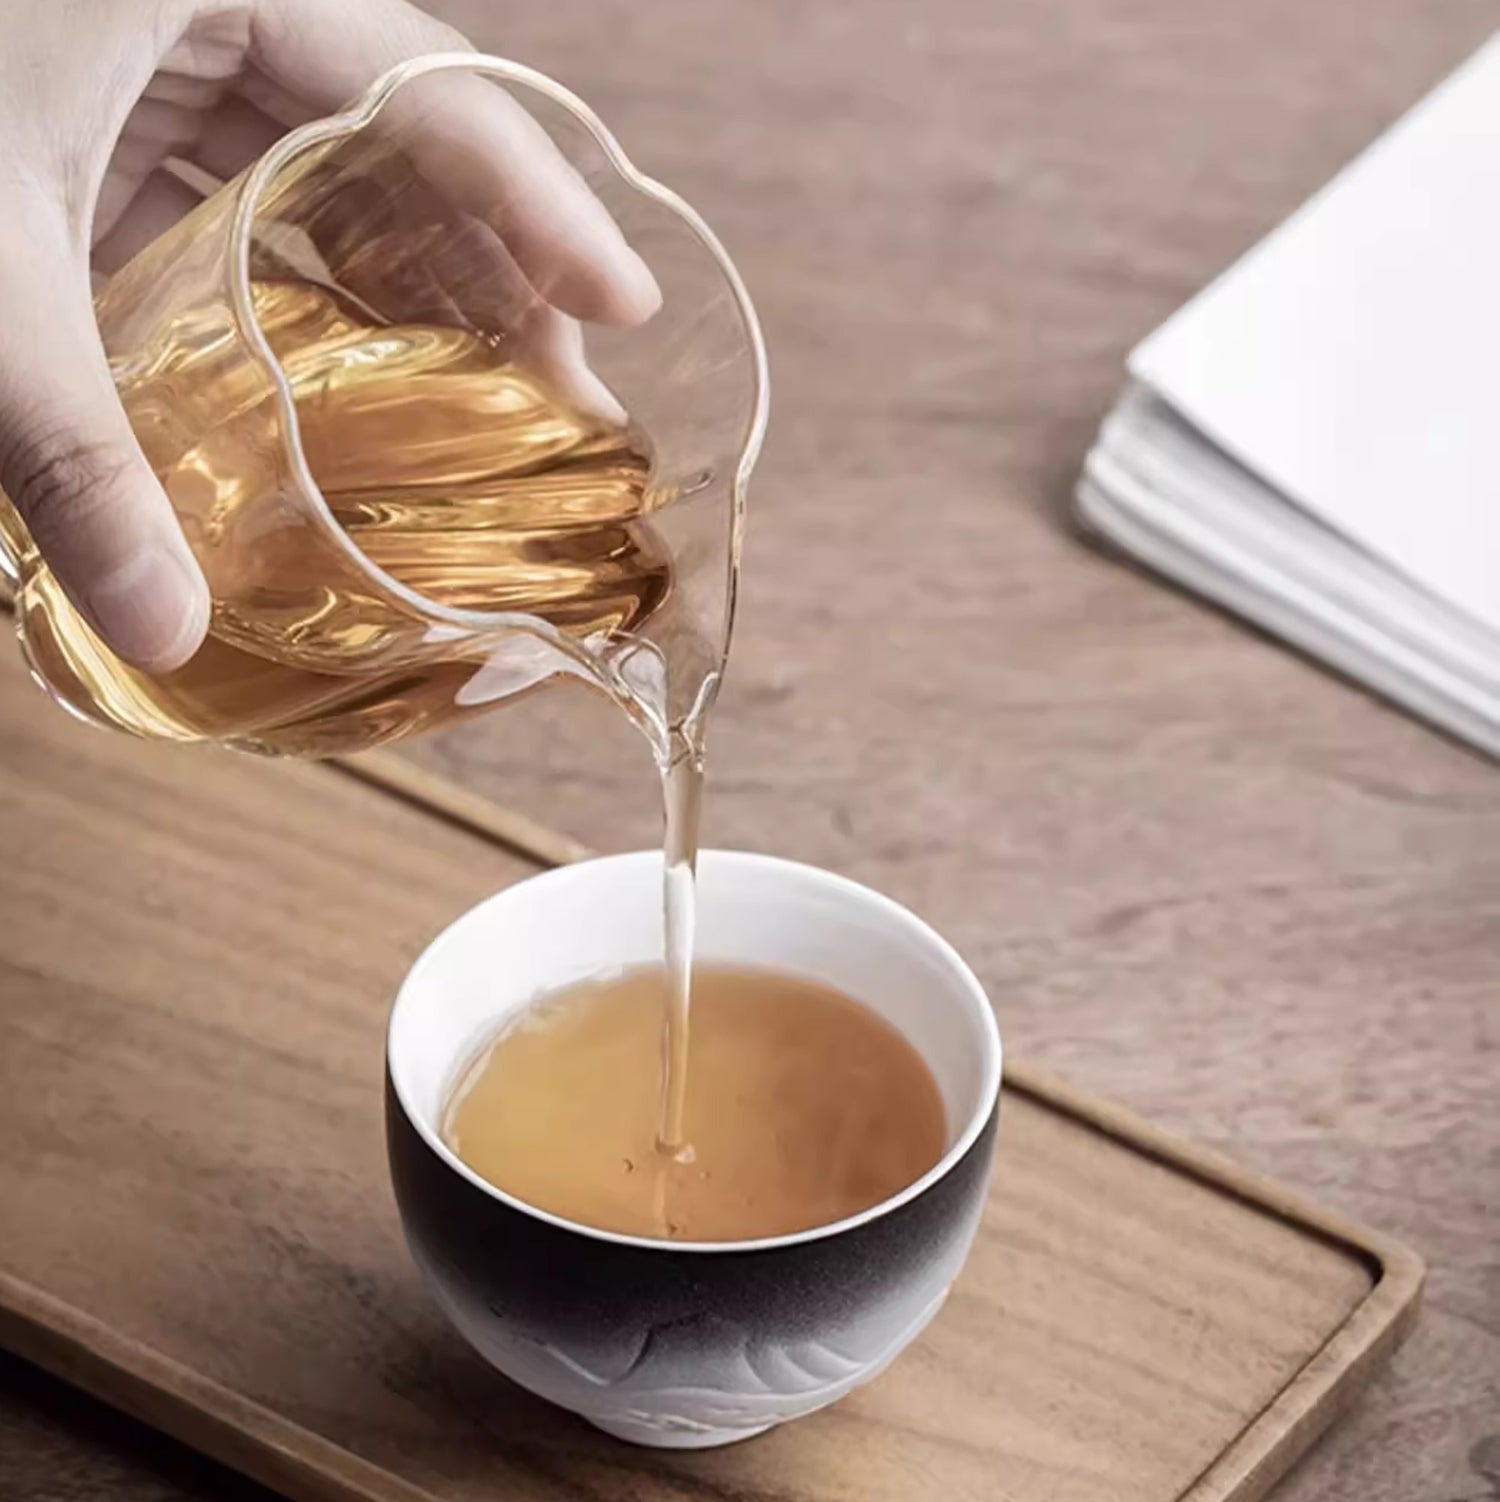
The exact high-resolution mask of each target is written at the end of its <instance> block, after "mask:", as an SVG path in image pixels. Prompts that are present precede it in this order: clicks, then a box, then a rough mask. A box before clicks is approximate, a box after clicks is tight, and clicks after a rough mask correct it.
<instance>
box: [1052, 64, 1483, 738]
mask: <svg viewBox="0 0 1500 1502" xmlns="http://www.w3.org/2000/svg"><path fill="white" fill-rule="evenodd" d="M1129 377H1130V379H1129V381H1128V383H1127V385H1126V389H1125V391H1124V394H1123V395H1122V397H1121V399H1120V401H1119V403H1118V404H1117V406H1116V407H1115V409H1114V411H1113V412H1112V413H1111V415H1110V417H1109V419H1108V420H1107V421H1106V423H1105V424H1104V427H1103V429H1102V431H1101V433H1100V435H1099V439H1098V442H1097V444H1096V445H1095V447H1094V450H1093V452H1092V453H1091V454H1090V455H1089V459H1088V463H1087V466H1086V469H1085V472H1084V475H1083V478H1082V480H1081V481H1080V485H1079V493H1078V496H1079V505H1080V508H1081V511H1082V514H1083V517H1084V519H1085V521H1086V522H1087V523H1088V524H1090V525H1091V526H1093V527H1094V528H1096V529H1097V530H1098V531H1099V532H1101V533H1103V534H1104V535H1105V536H1106V537H1108V538H1109V539H1110V540H1112V541H1113V542H1114V543H1116V544H1117V545H1119V546H1120V547H1122V548H1124V549H1125V550H1127V551H1128V552H1130V553H1132V554H1134V555H1135V556H1137V557H1138V558H1140V559H1141V560H1142V561H1144V562H1146V563H1148V564H1150V565H1151V566H1152V567H1154V568H1156V569H1158V570H1159V571H1160V572H1162V573H1164V574H1167V575H1170V576H1171V577H1172V578H1174V579H1176V580H1178V581H1179V582H1181V583H1182V584H1184V585H1187V586H1188V587H1189V588H1191V589H1194V590H1197V591H1198V592H1200V593H1202V594H1204V595H1207V596H1209V597H1211V598H1213V599H1215V600H1217V601H1219V602H1221V603H1222V604H1224V605H1226V606H1228V607H1229V608H1231V609H1233V610H1235V611H1238V612H1239V613H1240V614H1242V615H1244V616H1246V617H1248V618H1249V619H1251V620H1253V621H1256V622H1257V623H1259V624H1260V625H1262V626H1264V627H1266V628H1267V629H1268V630H1270V631H1273V632H1275V633H1277V634H1279V635H1281V636H1283V637H1284V638H1286V639H1287V640H1288V641H1290V642H1293V643H1295V644H1296V645H1297V646H1299V647H1302V648H1304V649H1305V650H1307V651H1308V652H1310V653H1313V654H1314V655H1316V656H1319V657H1321V658H1323V659H1325V660H1326V661H1328V662H1329V663H1331V664H1333V665H1334V666H1336V667H1338V668H1340V669H1342V670H1343V671H1344V672H1346V673H1348V674H1349V675H1350V676H1351V677H1354V678H1358V679H1360V680H1362V681H1363V682H1365V683H1367V684H1369V685H1370V686H1371V687H1372V688H1375V689H1378V690H1379V691H1380V692H1382V693H1384V694H1386V695H1388V696H1389V697H1390V698H1392V699H1394V700H1396V701H1397V702H1398V703H1401V704H1403V705H1405V706H1406V707H1407V708H1408V709H1410V710H1412V711H1414V712H1415V713H1417V714H1420V715H1423V716H1425V717H1426V718H1428V719H1430V720H1432V721H1434V722H1435V723H1437V724H1439V725H1441V726H1443V727H1444V728H1446V729H1448V730H1449V731H1451V732H1453V733H1454V734H1456V735H1458V736H1461V737H1462V738H1464V739H1465V740H1467V741H1470V742H1472V743H1473V744H1474V745H1476V746H1479V747H1481V748H1482V749H1484V750H1486V751H1488V752H1490V753H1491V754H1492V755H1497V756H1500V35H1497V37H1496V38H1495V39H1493V40H1491V41H1490V42H1489V43H1488V44H1487V45H1486V46H1485V47H1484V48H1483V49H1482V50H1481V51H1480V52H1479V53H1478V54H1477V55H1476V56H1474V57H1473V58H1471V59H1470V60H1469V61H1468V62H1467V63H1466V64H1465V65H1464V66H1463V67H1462V68H1461V69H1460V70H1459V71H1458V72H1457V73H1456V74H1454V75H1453V76H1452V77H1451V78H1449V79H1448V80H1447V81H1446V82H1445V83H1444V84H1443V85H1442V86H1441V87H1439V88H1438V89H1437V90H1436V91H1435V92H1434V93H1433V94H1431V95H1429V96H1428V98H1427V99H1425V100H1424V101H1423V102H1422V103H1421V104H1419V105H1418V106H1417V107H1416V108H1415V109H1414V110H1412V111H1411V113H1410V114H1408V115H1407V116H1406V117H1405V118H1404V119H1402V120H1401V121H1400V122H1398V124H1396V125H1395V126H1394V127H1393V128H1392V129H1391V130H1390V131H1388V132H1387V133H1386V134H1385V135H1384V136H1383V137H1381V139H1380V140H1378V141H1377V142H1376V143H1375V145H1374V146H1372V147H1371V148H1370V149H1369V150H1368V151H1366V152H1365V154H1364V155H1363V156H1361V157H1360V158H1358V160H1356V161H1355V162H1354V163H1353V164H1352V165H1350V166H1349V167H1347V168H1346V169H1345V170H1344V171H1343V172H1341V173H1340V174H1339V176H1338V177H1336V178H1335V179H1334V181H1333V182H1332V183H1330V184H1329V185H1328V187H1326V188H1324V189H1323V191H1322V192H1320V193H1319V194H1318V195H1317V196H1316V197H1314V198H1313V199H1312V200H1311V201H1310V202H1309V203H1307V204H1306V205H1304V206H1303V207H1302V208H1301V209H1300V210H1299V211H1298V212H1297V213H1296V214H1294V215H1293V216H1292V217H1291V218H1290V219H1289V220H1288V221H1287V222H1286V223H1285V224H1283V225H1281V226H1280V228H1278V229H1277V230H1276V231H1274V232H1273V233H1272V234H1271V235H1270V236H1269V237H1268V238H1267V239H1265V240H1264V241H1262V242H1261V244H1260V245H1258V246H1257V247H1256V248H1255V249H1254V250H1253V251H1251V252H1250V254H1249V255H1247V256H1246V257H1245V258H1244V259H1243V260H1242V261H1240V262H1239V263H1238V264H1237V265H1236V266H1234V267H1232V268H1231V269H1230V270H1229V271H1228V272H1227V273H1226V274H1225V275H1224V276H1222V277H1220V278H1219V280H1218V281H1216V282H1215V283H1214V284H1213V285H1212V286H1210V287H1209V288H1208V289H1207V290H1206V291H1204V292H1203V293H1201V294H1200V295H1199V296H1198V297H1196V298H1195V299H1194V300H1193V301H1192V302H1190V303H1189V304H1188V305H1187V306H1186V307H1185V308H1183V309H1182V310H1181V311H1180V312H1178V313H1177V314H1176V315H1175V316H1174V317H1173V318H1171V319H1170V320H1169V321H1168V322H1167V323H1166V324H1165V325H1163V327H1162V328H1160V329H1158V330H1157V331H1156V332H1155V333H1154V334H1152V335H1151V336H1150V337H1149V338H1148V339H1147V340H1146V341H1145V342H1144V343H1143V344H1141V345H1140V346H1139V347H1138V348H1137V349H1136V350H1135V351H1134V353H1133V354H1132V355H1131V357H1130V362H1129Z"/></svg>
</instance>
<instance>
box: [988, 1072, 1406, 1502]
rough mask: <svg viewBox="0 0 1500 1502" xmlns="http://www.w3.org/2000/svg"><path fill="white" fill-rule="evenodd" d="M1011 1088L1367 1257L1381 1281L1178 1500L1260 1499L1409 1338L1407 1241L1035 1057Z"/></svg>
mask: <svg viewBox="0 0 1500 1502" xmlns="http://www.w3.org/2000/svg"><path fill="white" fill-rule="evenodd" d="M1005 1078H1006V1083H1007V1084H1008V1085H1009V1087H1010V1088H1011V1089H1013V1090H1020V1091H1021V1092H1022V1093H1024V1094H1026V1095H1029V1096H1031V1097H1032V1098H1033V1099H1035V1100H1039V1101H1042V1102H1043V1103H1045V1104H1046V1105H1049V1106H1051V1107H1053V1108H1054V1109H1055V1110H1057V1111H1059V1112H1061V1113H1063V1114H1065V1115H1067V1116H1070V1117H1072V1118H1074V1119H1080V1120H1084V1121H1087V1122H1088V1123H1089V1124H1090V1125H1091V1126H1093V1127H1094V1128H1095V1129H1096V1130H1098V1131H1100V1132H1102V1133H1104V1134H1105V1135H1106V1136H1108V1137H1112V1138H1114V1139H1115V1140H1117V1141H1119V1142H1121V1143H1124V1144H1128V1145H1129V1147H1130V1148H1131V1149H1132V1150H1134V1151H1136V1152H1141V1153H1144V1154H1146V1155H1147V1156H1148V1157H1151V1158H1154V1159H1155V1160H1156V1161H1157V1162H1160V1163H1162V1164H1164V1165H1166V1166H1168V1167H1170V1168H1171V1169H1173V1171H1174V1172H1177V1173H1182V1174H1185V1175H1187V1176H1188V1177H1189V1178H1193V1179H1196V1180H1198V1181H1199V1182H1200V1183H1202V1184H1204V1185H1206V1186H1211V1187H1212V1188H1214V1189H1215V1190H1217V1191H1218V1192H1220V1193H1227V1194H1231V1195H1233V1196H1234V1197H1235V1198H1236V1199H1239V1200H1241V1201H1243V1202H1244V1203H1246V1204H1248V1205H1251V1206H1253V1207H1254V1208H1255V1209H1257V1210H1259V1211H1262V1212H1264V1213H1268V1214H1272V1215H1274V1216H1276V1217H1277V1218H1278V1219H1280V1220H1284V1221H1287V1222H1288V1223H1290V1224H1292V1225H1295V1226H1297V1227H1298V1228H1299V1229H1301V1230H1303V1231H1306V1232H1310V1233H1311V1234H1313V1235H1315V1236H1317V1237H1319V1238H1320V1239H1321V1240H1324V1241H1327V1242H1329V1243H1331V1244H1333V1245H1335V1246H1338V1247H1340V1248H1342V1249H1343V1250H1345V1251H1346V1252H1348V1253H1351V1254H1352V1255H1354V1256H1356V1257H1358V1258H1359V1259H1360V1260H1361V1261H1362V1262H1364V1263H1366V1264H1367V1265H1368V1266H1369V1268H1370V1271H1371V1273H1372V1275H1373V1276H1374V1279H1375V1282H1374V1286H1373V1287H1372V1288H1371V1290H1370V1292H1369V1293H1368V1294H1367V1295H1366V1297H1365V1298H1364V1299H1362V1300H1361V1301H1360V1303H1359V1305H1358V1306H1357V1307H1356V1308H1355V1309H1354V1310H1353V1311H1352V1312H1351V1313H1350V1315H1349V1316H1348V1318H1347V1319H1346V1320H1345V1321H1344V1322H1343V1324H1341V1325H1340V1326H1339V1327H1338V1328H1337V1329H1336V1330H1334V1331H1333V1332H1332V1333H1331V1334H1330V1335H1329V1337H1328V1339H1327V1340H1326V1341H1325V1342H1324V1343H1323V1345H1322V1347H1321V1348H1320V1349H1319V1350H1318V1351H1317V1352H1316V1353H1315V1354H1314V1355H1313V1356H1312V1357H1311V1358H1310V1359H1309V1360H1308V1362H1307V1364H1306V1365H1305V1366H1303V1368H1302V1369H1301V1370H1300V1371H1299V1372H1298V1373H1297V1374H1296V1375H1295V1376H1294V1377H1293V1378H1292V1379H1291V1381H1290V1382H1288V1383H1287V1385H1286V1386H1285V1387H1283V1388H1282V1389H1281V1390H1280V1391H1279V1392H1278V1393H1277V1394H1276V1395H1275V1396H1274V1397H1273V1398H1272V1399H1271V1400H1270V1402H1269V1403H1267V1405H1266V1406H1265V1408H1264V1409H1262V1410H1261V1412H1260V1414H1259V1415H1257V1417H1256V1418H1254V1419H1253V1420H1252V1421H1251V1422H1250V1423H1249V1425H1247V1427H1246V1428H1245V1429H1244V1430H1242V1431H1241V1432H1240V1434H1239V1435H1238V1436H1237V1437H1236V1438H1235V1439H1234V1440H1233V1441H1231V1442H1230V1444H1229V1445H1228V1446H1226V1447H1225V1449H1224V1450H1223V1452H1222V1453H1221V1454H1220V1455H1219V1456H1218V1458H1217V1459H1216V1460H1215V1461H1214V1462H1213V1464H1212V1465H1210V1466H1209V1468H1208V1469H1207V1470H1206V1471H1204V1472H1203V1474H1202V1475H1201V1476H1199V1477H1198V1478H1197V1480H1196V1481H1194V1482H1193V1483H1192V1485H1191V1486H1189V1487H1188V1489H1187V1490H1186V1491H1185V1492H1184V1493H1183V1494H1182V1497H1181V1499H1180V1502H1230V1499H1233V1502H1259V1499H1260V1498H1262V1497H1264V1496H1265V1494H1266V1493H1267V1492H1268V1491H1269V1490H1270V1489H1271V1487H1272V1486H1274V1485H1275V1484H1276V1482H1277V1481H1279V1480H1280V1479H1281V1477H1282V1476H1283V1475H1285V1474H1286V1472H1287V1471H1288V1470H1289V1469H1290V1468H1291V1467H1292V1466H1293V1465H1294V1464H1295V1463H1296V1462H1297V1461H1298V1460H1299V1459H1301V1457H1302V1456H1303V1455H1304V1454H1305V1453H1306V1452H1307V1450H1308V1449H1309V1448H1310V1447H1311V1446H1312V1444H1313V1442H1314V1441H1315V1440H1316V1439H1317V1438H1318V1436H1319V1435H1320V1434H1322V1433H1323V1431H1324V1430H1325V1429H1327V1428H1328V1426H1329V1425H1330V1424H1331V1423H1332V1422H1333V1421H1334V1420H1335V1419H1336V1418H1338V1417H1339V1416H1340V1415H1341V1414H1343V1413H1344V1412H1345V1411H1346V1410H1347V1409H1348V1408H1349V1407H1350V1406H1351V1405H1352V1404H1353V1403H1354V1401H1355V1400H1356V1399H1357V1398H1358V1397H1359V1395H1360V1393H1361V1392H1363V1391H1364V1389H1365V1387H1366V1386H1367V1385H1368V1384H1369V1382H1370V1380H1371V1378H1373V1377H1374V1375H1375V1373H1376V1372H1377V1371H1378V1370H1379V1368H1380V1365H1381V1363H1382V1362H1383V1361H1384V1360H1385V1359H1386V1358H1387V1357H1388V1356H1389V1355H1390V1354H1391V1352H1392V1351H1394V1350H1395V1349H1396V1347H1397V1346H1398V1345H1400V1343H1401V1342H1402V1340H1404V1339H1405V1338H1406V1335H1407V1334H1408V1333H1409V1331H1410V1330H1411V1327H1412V1325H1413V1323H1414V1322H1415V1320H1416V1317H1417V1312H1418V1309H1419V1308H1420V1305H1421V1295H1422V1285H1423V1283H1424V1282H1425V1280H1426V1277H1427V1268H1426V1264H1425V1263H1424V1262H1423V1260H1422V1258H1421V1257H1420V1256H1419V1255H1418V1254H1417V1253H1416V1252H1415V1251H1413V1250H1412V1249H1411V1248H1410V1247H1408V1246H1406V1245H1405V1244H1404V1243H1402V1242H1400V1241H1397V1240H1395V1239H1394V1238H1392V1237H1389V1236H1386V1235H1384V1234H1383V1233H1381V1232H1379V1231H1373V1230H1371V1229H1370V1228H1369V1227H1367V1226H1364V1225H1361V1224H1359V1223H1358V1222H1357V1221H1353V1220H1350V1219H1347V1218H1346V1217H1344V1216H1342V1215H1339V1214H1338V1213H1337V1212H1335V1211H1332V1210H1328V1209H1325V1208H1324V1207H1323V1206H1321V1205H1318V1204H1316V1203H1314V1202H1313V1201H1311V1200H1307V1199H1304V1198H1303V1197H1302V1196H1301V1195H1299V1194H1297V1193H1296V1192H1295V1191H1293V1190H1291V1189H1288V1188H1287V1187H1286V1185H1284V1184H1282V1183H1280V1182H1278V1181H1277V1180H1275V1179H1272V1178H1268V1177H1266V1176H1265V1175H1264V1174H1259V1173H1256V1172H1255V1171H1254V1170H1253V1169H1248V1168H1244V1167H1242V1166H1241V1165H1240V1164H1238V1163H1236V1162H1234V1161H1233V1160H1232V1159H1230V1158H1226V1157H1224V1156H1223V1155H1222V1154H1220V1153H1217V1152H1215V1151H1214V1150H1213V1149H1212V1148H1207V1147H1200V1146H1198V1145H1197V1144H1196V1143H1192V1142H1189V1141H1187V1140H1186V1139H1184V1138H1181V1137H1177V1136H1174V1135H1173V1134H1172V1133H1171V1132H1168V1131H1166V1130H1164V1129H1163V1128H1161V1127H1158V1126H1156V1125H1154V1124H1153V1123H1152V1122H1150V1121H1148V1120H1146V1119H1145V1118H1144V1117H1141V1116H1137V1115H1136V1114H1135V1113H1134V1112H1133V1111H1130V1110H1128V1109H1126V1108H1125V1107H1124V1106H1119V1105H1116V1104H1115V1103H1114V1102H1113V1101H1110V1100H1106V1099H1104V1098H1103V1097H1100V1096H1095V1095H1091V1094H1089V1092H1088V1091H1086V1090H1080V1089H1079V1088H1078V1087H1077V1086H1075V1085H1071V1084H1069V1083H1068V1082H1067V1081H1065V1080H1062V1079H1059V1078H1058V1077H1057V1076H1056V1075H1053V1074H1050V1073H1049V1072H1048V1071H1047V1070H1045V1069H1041V1068H1038V1067H1037V1066H1036V1065H1033V1064H1012V1063H1010V1062H1008V1061H1007V1063H1006V1066H1005Z"/></svg>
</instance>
